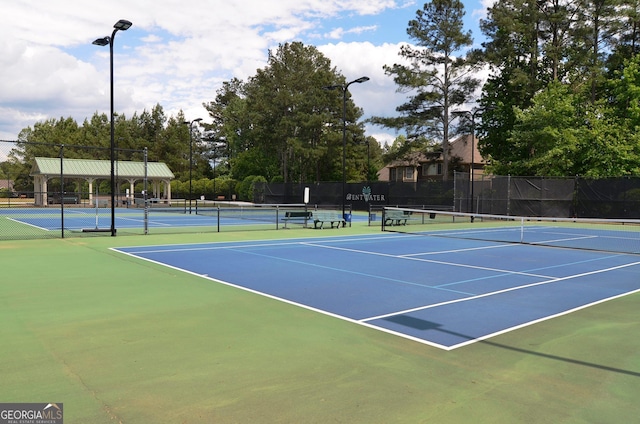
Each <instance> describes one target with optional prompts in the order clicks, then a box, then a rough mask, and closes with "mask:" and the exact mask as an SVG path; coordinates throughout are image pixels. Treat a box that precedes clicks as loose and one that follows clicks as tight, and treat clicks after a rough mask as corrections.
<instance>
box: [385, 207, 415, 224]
mask: <svg viewBox="0 0 640 424" xmlns="http://www.w3.org/2000/svg"><path fill="white" fill-rule="evenodd" d="M409 218H411V213H410V212H405V211H393V210H387V211H385V213H384V225H385V226H386V225H407V220H408V219H409Z"/></svg>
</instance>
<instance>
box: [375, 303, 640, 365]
mask: <svg viewBox="0 0 640 424" xmlns="http://www.w3.org/2000/svg"><path fill="white" fill-rule="evenodd" d="M384 320H385V321H389V322H392V323H394V324H398V325H402V326H405V327H410V328H413V329H416V330H420V331H438V332H441V333H445V334H450V335H453V336H456V337H460V338H463V339H467V340H476V338H475V337H472V336H468V335H466V334H461V333H457V332H455V331H449V330H446V329H444V328H443V326H442V324H438V323H437V322H432V321H427V320H423V319H420V318H414V317H409V316H406V315H399V316H392V317H387V318H384ZM477 342H478V343H482V344H485V345H488V346H493V347H497V348H500V349H506V350H510V351H513V352H518V353H525V354H528V355H534V356H537V357H540V358H545V359H551V360H554V361H562V362H567V363H570V364H575V365H581V366H585V367H590V368H595V369H599V370H604V371H610V372H615V373H619V374H625V375H630V376H633V377H640V372H637V371H631V370H624V369H620V368H614V367H610V366H607V365H600V364H594V363H592V362H586V361H581V360H579V359H572V358H565V357H562V356H558V355H551V354H548V353H541V352H535V351H533V350H529V349H523V348H519V347H514V346H508V345H504V344H501V343H496V342H493V341H489V340H478V341H477Z"/></svg>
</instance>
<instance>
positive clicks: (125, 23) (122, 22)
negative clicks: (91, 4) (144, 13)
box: [113, 19, 133, 31]
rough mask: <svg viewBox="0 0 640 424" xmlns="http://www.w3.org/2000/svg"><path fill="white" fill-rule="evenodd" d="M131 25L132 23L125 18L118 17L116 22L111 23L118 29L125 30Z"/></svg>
mask: <svg viewBox="0 0 640 424" xmlns="http://www.w3.org/2000/svg"><path fill="white" fill-rule="evenodd" d="M131 25H133V24H132V23H131V22H129V21H127V20H125V19H120V20H119V21H118V22H116V23H115V25H113V27H114V28H115V29H117V30H118V31H126V30H128V29H129V28H131Z"/></svg>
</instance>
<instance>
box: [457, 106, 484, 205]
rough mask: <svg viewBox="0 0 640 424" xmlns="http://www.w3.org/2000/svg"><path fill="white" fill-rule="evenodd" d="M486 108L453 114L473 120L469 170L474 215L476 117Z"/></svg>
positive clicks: (470, 200) (471, 203) (470, 194)
mask: <svg viewBox="0 0 640 424" xmlns="http://www.w3.org/2000/svg"><path fill="white" fill-rule="evenodd" d="M484 110H485V108H481V107H480V108H475V109H473V110H461V111H457V112H453V114H454V115H458V116H463V115H464V116H467V119H471V167H470V168H469V196H470V199H469V202H470V205H469V206H468V208H469V211H470V212H471V213H473V168H474V166H475V163H474V162H475V151H476V147H475V146H476V115H477V114H478V113H480V112H483V111H484Z"/></svg>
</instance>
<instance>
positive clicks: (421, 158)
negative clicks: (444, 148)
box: [388, 135, 485, 168]
mask: <svg viewBox="0 0 640 424" xmlns="http://www.w3.org/2000/svg"><path fill="white" fill-rule="evenodd" d="M473 150H474V152H473V159H474V162H476V163H484V162H485V160H484V159H483V158H482V155H481V154H480V151H479V150H478V143H477V139H476V143H474V144H473ZM449 156H450V157H458V158H460V161H461V162H462V163H471V135H463V136H461V137H458V138H456V139H455V140H453V141H452V142H451V143H449ZM425 162H442V154H441V153H440V154H430V155H427V154H425V153H424V152H422V151H420V152H411V153H409V154H407V155H406V156H404V157H403V158H400V159H397V160H395V161H393V162H392V163H390V164H389V165H388V166H389V167H392V168H396V167H399V166H418V165H420V164H422V163H425Z"/></svg>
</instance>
